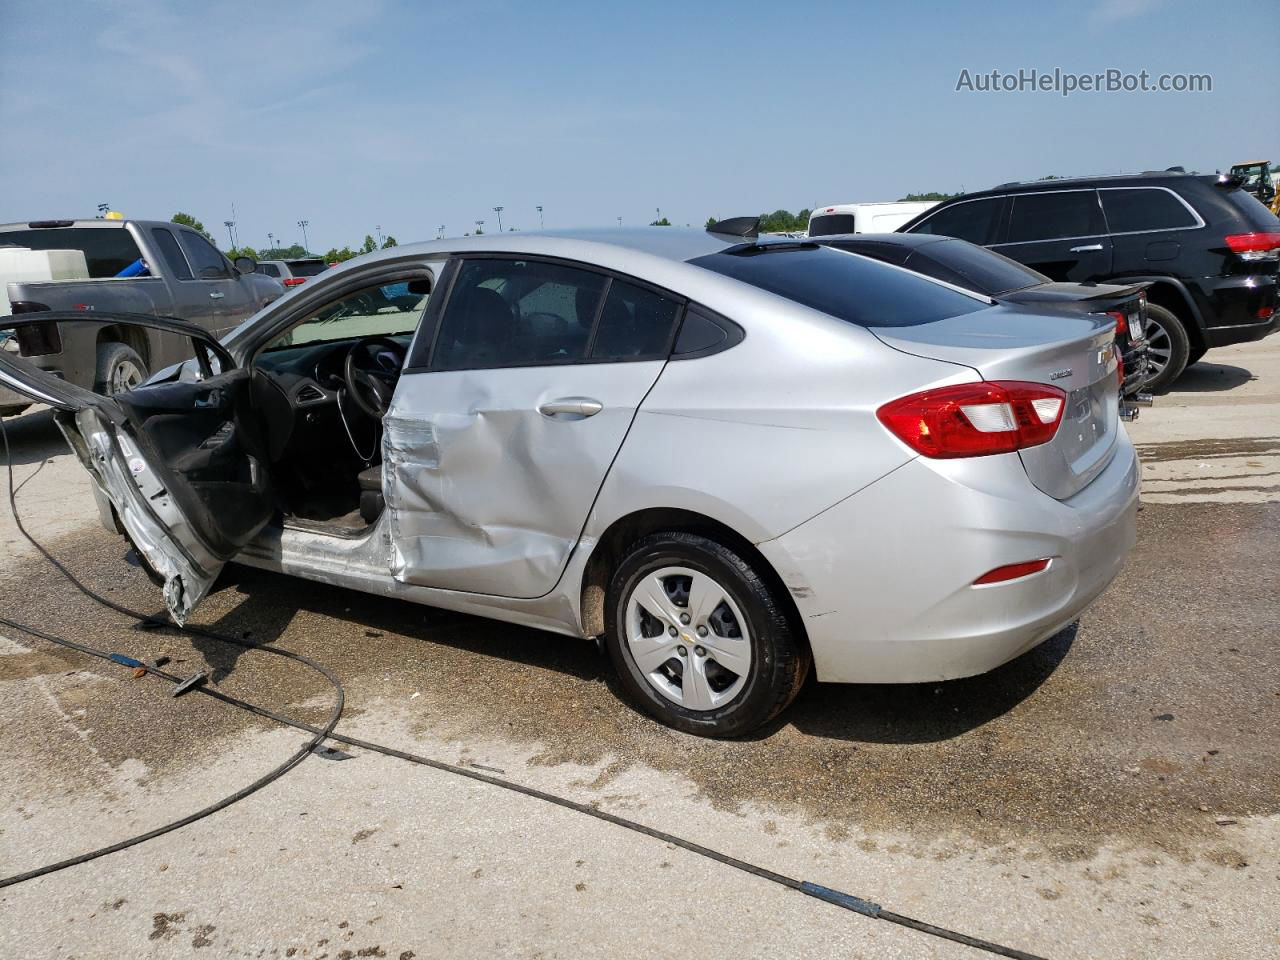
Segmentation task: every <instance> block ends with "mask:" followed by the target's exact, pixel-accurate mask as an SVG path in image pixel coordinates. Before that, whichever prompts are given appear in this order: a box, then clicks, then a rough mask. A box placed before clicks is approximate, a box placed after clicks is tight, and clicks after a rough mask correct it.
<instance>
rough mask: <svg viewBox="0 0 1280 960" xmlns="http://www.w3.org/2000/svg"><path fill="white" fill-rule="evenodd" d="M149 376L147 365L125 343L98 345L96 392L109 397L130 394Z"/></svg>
mask: <svg viewBox="0 0 1280 960" xmlns="http://www.w3.org/2000/svg"><path fill="white" fill-rule="evenodd" d="M147 376H148V373H147V365H146V364H145V363H143V361H142V358H141V357H140V356H138V354H137V352H136V351H135V350H134V349H133V348H132V347H129V346H127V345H125V344H123V343H101V344H99V345H98V368H97V373H96V374H95V376H94V386H93V389H94V392H96V393H101V394H103V395H104V396H108V397H112V396H115V395H116V394H117V393H128V392H129V391H130V390H132V389H133V388H134V387H136V386H138V385H139V384H141V383H142V382H143V381H144V380H146V379H147Z"/></svg>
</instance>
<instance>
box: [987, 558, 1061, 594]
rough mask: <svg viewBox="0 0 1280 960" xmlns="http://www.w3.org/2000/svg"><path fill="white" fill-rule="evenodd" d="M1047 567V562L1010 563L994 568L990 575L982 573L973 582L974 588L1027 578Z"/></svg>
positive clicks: (1046, 560) (1045, 560)
mask: <svg viewBox="0 0 1280 960" xmlns="http://www.w3.org/2000/svg"><path fill="white" fill-rule="evenodd" d="M1048 566H1049V560H1048V559H1044V560H1029V561H1028V562H1026V563H1011V564H1009V565H1008V566H1004V567H996V568H995V569H994V570H992V571H991V572H990V573H984V574H983V575H982V576H980V577H979V578H978V579H977V580H975V581H973V585H974V586H975V587H977V586H981V585H982V584H984V583H1004V582H1005V581H1006V580H1017V579H1018V578H1019V577H1029V576H1031V574H1033V573H1039V572H1040V571H1041V570H1044V569H1045V568H1046V567H1048Z"/></svg>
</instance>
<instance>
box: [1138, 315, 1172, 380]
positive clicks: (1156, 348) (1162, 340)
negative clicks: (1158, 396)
mask: <svg viewBox="0 0 1280 960" xmlns="http://www.w3.org/2000/svg"><path fill="white" fill-rule="evenodd" d="M1142 332H1143V333H1145V334H1146V337H1147V379H1148V380H1154V379H1155V378H1156V377H1158V376H1160V374H1161V373H1163V372H1164V368H1165V367H1167V366H1168V365H1169V360H1170V358H1172V357H1173V338H1172V337H1170V335H1169V331H1168V330H1166V329H1165V327H1164V324H1162V323H1161V322H1160V321H1158V320H1156V319H1155V317H1153V316H1152V315H1151V314H1150V313H1148V314H1147V322H1146V323H1145V324H1143V327H1142Z"/></svg>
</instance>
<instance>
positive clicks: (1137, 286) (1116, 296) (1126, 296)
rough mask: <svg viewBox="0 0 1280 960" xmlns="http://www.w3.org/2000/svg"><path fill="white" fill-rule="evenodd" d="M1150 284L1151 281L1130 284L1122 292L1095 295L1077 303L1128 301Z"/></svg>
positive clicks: (1083, 298)
mask: <svg viewBox="0 0 1280 960" xmlns="http://www.w3.org/2000/svg"><path fill="white" fill-rule="evenodd" d="M1152 282H1153V281H1151V280H1143V281H1142V282H1140V283H1134V284H1130V285H1129V286H1127V287H1125V288H1123V289H1122V290H1116V291H1113V292H1108V293H1095V294H1094V295H1093V296H1091V297H1081V298H1080V301H1079V302H1080V303H1090V304H1091V303H1093V302H1094V301H1095V300H1113V301H1115V302H1117V303H1118V302H1120V301H1122V300H1130V299H1132V298H1133V297H1136V296H1138V295H1139V294H1140V293H1143V292H1145V291H1146V289H1147V288H1148V287H1150V286H1151V284H1152Z"/></svg>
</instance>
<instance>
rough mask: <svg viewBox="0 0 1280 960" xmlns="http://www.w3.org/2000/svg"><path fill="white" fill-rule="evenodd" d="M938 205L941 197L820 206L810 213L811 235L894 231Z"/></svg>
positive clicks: (822, 235) (824, 235) (825, 235)
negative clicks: (938, 199) (938, 198)
mask: <svg viewBox="0 0 1280 960" xmlns="http://www.w3.org/2000/svg"><path fill="white" fill-rule="evenodd" d="M937 205H938V201H937V200H901V201H898V202H896V203H838V204H836V205H835V206H832V207H818V208H817V209H816V210H814V211H813V213H811V214H810V215H809V236H811V237H829V236H831V235H832V234H836V233H893V231H895V230H897V229H898V228H899V227H900V226H902V225H903V224H904V223H906V222H907V221H908V220H910V219H912V218H913V217H916V216H919V215H920V214H922V213H924V212H925V211H926V210H928V209H929V208H931V207H936V206H937Z"/></svg>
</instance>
